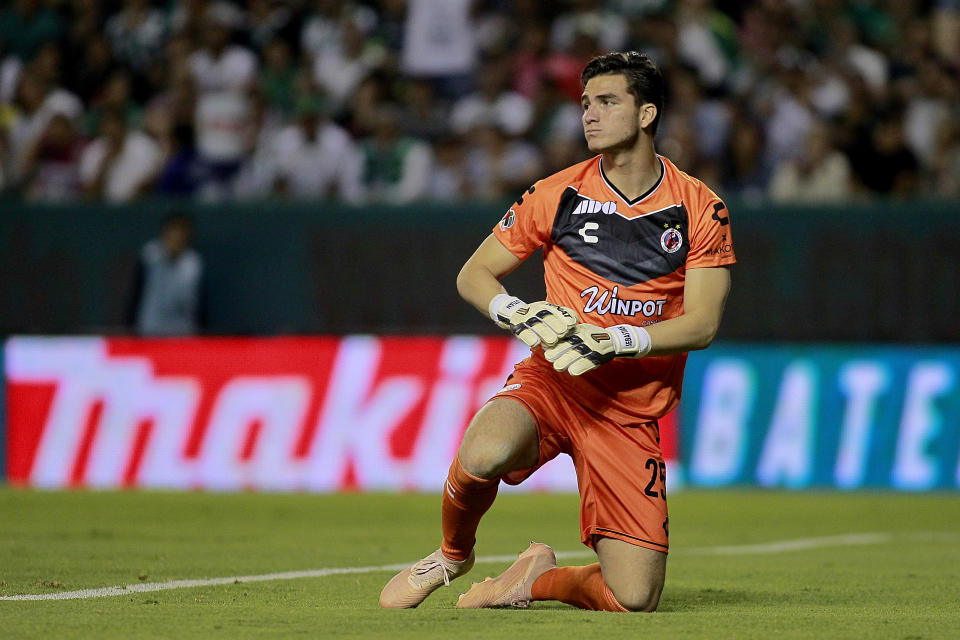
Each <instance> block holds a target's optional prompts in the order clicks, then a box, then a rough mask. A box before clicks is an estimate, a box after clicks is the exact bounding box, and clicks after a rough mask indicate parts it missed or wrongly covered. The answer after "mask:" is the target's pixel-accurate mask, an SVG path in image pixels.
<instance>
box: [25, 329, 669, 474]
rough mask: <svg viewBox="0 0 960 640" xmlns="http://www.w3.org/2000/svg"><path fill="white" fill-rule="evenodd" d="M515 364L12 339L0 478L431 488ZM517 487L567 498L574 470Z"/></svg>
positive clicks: (438, 351)
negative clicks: (558, 493)
mask: <svg viewBox="0 0 960 640" xmlns="http://www.w3.org/2000/svg"><path fill="white" fill-rule="evenodd" d="M528 352H529V350H528V349H527V347H525V346H524V345H523V343H521V342H520V341H519V340H515V339H512V338H509V337H496V338H476V337H444V338H440V337H427V338H418V337H407V338H379V337H371V336H351V337H346V338H259V339H254V338H249V339H216V338H209V339H169V340H136V339H113V338H111V339H101V338H25V337H18V338H12V339H10V340H9V341H8V342H7V345H6V391H7V398H8V405H7V420H6V422H7V444H6V451H7V456H6V457H7V478H8V480H9V481H10V482H11V483H14V484H25V485H31V486H37V487H75V486H87V487H129V486H137V487H169V488H204V489H215V490H236V489H248V488H249V489H263V490H283V491H286V490H309V491H334V490H341V489H393V490H396V489H400V490H405V489H411V490H424V491H439V489H440V487H441V486H442V485H443V481H444V479H445V478H446V473H447V468H448V466H449V464H450V461H451V460H452V459H453V456H454V454H455V453H456V450H457V447H458V445H459V443H460V439H461V436H462V435H463V432H464V430H465V429H466V427H467V424H468V422H469V420H470V418H471V417H472V416H473V414H474V413H475V412H476V411H477V409H479V408H480V406H482V405H483V403H484V402H486V401H487V400H488V399H489V398H490V397H491V396H492V395H493V394H494V393H496V391H497V390H499V389H500V388H501V387H502V386H503V383H504V380H505V379H506V377H507V375H508V374H509V373H510V372H511V371H512V369H513V364H514V363H515V362H517V361H519V360H520V359H522V358H523V357H524V356H525V355H526V354H527V353H528ZM667 429H669V426H667V427H666V428H665V429H662V436H663V438H664V439H669V440H672V442H674V443H675V441H676V439H675V438H672V437H671V435H672V433H663V432H664V431H666V430H667ZM667 446H668V447H670V448H669V449H666V448H665V451H667V452H668V453H669V451H675V450H676V447H675V444H671V445H667ZM518 490H527V491H529V490H554V491H576V477H575V475H574V471H573V465H572V464H571V463H570V461H569V459H568V458H566V457H565V456H564V457H561V459H558V460H556V461H554V462H552V463H551V464H549V465H547V466H545V467H544V468H543V469H541V470H540V471H539V472H538V473H537V474H535V475H534V476H533V477H532V478H530V479H529V480H528V481H527V482H525V483H524V484H523V485H521V486H520V488H519V489H518Z"/></svg>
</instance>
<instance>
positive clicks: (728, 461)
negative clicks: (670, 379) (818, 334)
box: [680, 343, 960, 491]
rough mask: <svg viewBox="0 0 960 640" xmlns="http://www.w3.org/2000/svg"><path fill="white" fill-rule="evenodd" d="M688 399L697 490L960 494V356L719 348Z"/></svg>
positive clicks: (700, 369)
mask: <svg viewBox="0 0 960 640" xmlns="http://www.w3.org/2000/svg"><path fill="white" fill-rule="evenodd" d="M683 395H684V398H683V402H682V403H681V416H680V418H681V419H680V425H681V438H680V441H681V443H682V451H681V459H682V461H683V468H684V470H685V476H686V481H687V483H688V484H690V485H694V486H724V485H760V486H764V487H786V488H795V489H802V488H817V487H836V488H841V489H859V488H894V489H902V490H917V491H920V490H930V489H957V488H960V348H956V347H950V348H947V347H892V346H826V345H788V344H779V345H760V344H731V343H727V344H722V345H721V344H718V345H714V346H712V347H711V348H710V349H708V350H706V351H702V352H697V353H694V354H691V356H690V359H689V362H688V365H687V373H686V378H685V382H684V391H683Z"/></svg>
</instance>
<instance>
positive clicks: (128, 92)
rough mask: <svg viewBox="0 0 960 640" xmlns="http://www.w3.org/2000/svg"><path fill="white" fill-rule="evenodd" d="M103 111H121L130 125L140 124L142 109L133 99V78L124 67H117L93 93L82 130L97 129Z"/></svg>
mask: <svg viewBox="0 0 960 640" xmlns="http://www.w3.org/2000/svg"><path fill="white" fill-rule="evenodd" d="M105 111H119V112H121V113H122V114H123V116H124V118H126V120H127V123H128V124H130V125H131V126H134V127H136V126H137V125H139V124H140V121H141V119H142V116H143V113H142V111H143V110H142V109H141V107H140V105H138V104H137V103H136V102H134V101H133V80H132V78H131V75H130V72H129V71H128V70H127V68H126V67H117V68H116V69H115V70H114V71H113V72H112V73H111V74H110V75H109V76H108V77H107V80H106V82H104V84H103V86H102V87H100V89H99V90H98V91H97V92H96V93H95V94H94V96H93V98H92V99H91V100H90V103H89V108H88V109H87V111H86V113H84V116H83V130H84V131H85V132H86V133H88V134H93V133H95V132H96V131H99V129H100V126H99V125H100V118H102V117H103V113H104V112H105Z"/></svg>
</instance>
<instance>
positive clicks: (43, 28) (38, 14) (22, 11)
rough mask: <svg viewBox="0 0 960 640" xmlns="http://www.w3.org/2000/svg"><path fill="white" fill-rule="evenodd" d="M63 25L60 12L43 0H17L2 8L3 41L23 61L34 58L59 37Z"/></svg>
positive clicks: (0, 26)
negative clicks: (43, 47)
mask: <svg viewBox="0 0 960 640" xmlns="http://www.w3.org/2000/svg"><path fill="white" fill-rule="evenodd" d="M62 29H63V20H62V18H61V17H60V14H58V13H57V11H56V9H55V8H54V7H49V6H44V3H42V2H40V0H14V1H13V2H11V3H9V4H8V5H7V7H6V8H5V9H0V41H3V43H4V47H5V48H6V50H7V52H8V53H9V54H10V55H14V56H16V57H17V58H19V59H20V60H21V61H23V62H26V61H27V60H31V59H33V57H34V56H35V55H36V53H37V51H39V50H40V47H42V46H43V45H44V44H45V43H48V42H54V41H56V40H57V38H58V37H59V36H60V32H61V30H62Z"/></svg>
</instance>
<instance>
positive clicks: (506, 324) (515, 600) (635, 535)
mask: <svg viewBox="0 0 960 640" xmlns="http://www.w3.org/2000/svg"><path fill="white" fill-rule="evenodd" d="M581 80H582V82H583V86H584V90H583V95H582V107H583V118H582V121H583V128H584V134H585V136H586V139H587V146H588V147H589V148H590V150H591V151H593V152H594V153H596V154H597V155H596V156H594V157H593V158H591V159H589V160H586V161H584V162H581V163H579V164H576V165H574V166H572V167H569V168H567V169H565V170H563V171H560V172H558V173H556V174H554V175H552V176H550V177H548V178H546V179H544V180H541V181H539V182H537V183H536V184H535V185H534V186H532V187H530V189H528V190H527V192H526V193H524V194H523V196H522V197H521V198H520V199H518V200H517V202H516V203H515V204H514V205H513V207H511V209H510V210H509V211H508V212H507V214H506V215H505V216H504V217H503V219H502V220H501V221H500V222H499V224H498V225H497V226H495V227H494V229H493V233H492V234H491V235H490V236H489V237H487V239H486V240H484V241H483V243H482V244H481V245H480V247H479V248H478V249H477V250H476V252H475V253H474V254H473V255H472V256H471V257H470V258H469V259H468V260H467V262H466V264H465V265H464V267H463V269H462V270H461V272H460V275H459V277H458V279H457V286H458V289H459V291H460V294H461V295H462V296H463V298H464V299H465V300H466V301H468V302H469V303H471V304H472V305H473V306H475V307H477V309H478V310H480V311H481V312H483V313H486V314H489V316H490V318H491V319H492V320H493V321H494V322H496V323H497V324H498V325H499V326H501V327H503V328H505V329H507V330H508V331H510V332H512V333H513V334H514V335H516V336H517V337H518V338H519V339H520V340H523V342H524V343H526V344H527V345H529V346H530V347H531V353H530V356H529V357H527V358H526V359H524V360H523V361H522V362H520V363H518V364H517V365H516V367H515V368H514V372H513V373H512V374H511V375H510V376H509V377H508V378H507V381H506V384H505V386H504V387H503V389H501V390H500V391H499V392H498V393H497V394H496V395H494V397H493V398H492V399H491V400H490V401H489V402H488V403H487V404H486V405H484V406H483V407H482V408H481V409H480V411H478V412H477V414H476V416H474V418H473V420H472V421H471V423H470V426H469V428H468V429H467V432H466V434H465V435H464V438H463V442H462V443H461V445H460V449H459V451H458V453H457V456H456V458H455V459H454V460H453V463H452V465H451V466H450V472H449V475H448V477H447V481H446V483H445V486H444V490H443V498H442V504H441V515H442V518H441V521H442V542H441V545H440V548H439V549H438V550H437V551H435V552H434V553H432V554H431V555H429V556H427V557H426V558H424V559H423V560H421V561H420V562H417V563H416V564H414V565H413V566H412V567H410V568H408V569H405V570H404V571H401V572H400V573H399V574H397V575H396V576H394V578H393V579H392V580H391V581H390V582H389V583H388V584H387V585H386V586H385V587H384V589H383V592H382V593H381V595H380V604H381V606H384V607H397V608H400V607H402V608H408V607H415V606H417V605H418V604H419V603H420V602H422V601H423V600H424V598H426V597H427V596H428V595H429V594H430V593H432V592H433V591H434V590H435V589H437V588H438V587H440V586H443V585H448V584H450V581H451V580H453V579H454V578H457V577H459V576H462V575H463V574H465V573H467V572H468V571H469V570H470V569H471V567H472V566H473V562H474V544H475V542H476V539H475V536H476V531H477V526H478V524H479V522H480V519H481V518H482V517H483V515H484V513H485V512H486V511H487V510H488V509H489V508H490V505H491V504H492V503H493V501H494V498H495V497H496V495H497V488H498V485H499V483H500V481H501V480H503V481H504V482H507V483H510V484H516V483H519V482H522V481H523V480H524V479H525V478H526V477H528V476H529V475H530V474H532V473H534V472H535V471H536V470H537V469H538V468H539V467H540V466H542V465H543V464H544V463H546V462H547V461H549V460H551V459H552V458H555V457H556V456H557V455H559V454H560V453H565V454H567V455H569V456H570V457H571V458H572V459H573V464H574V467H575V469H576V472H577V484H578V487H579V491H580V536H581V540H582V541H583V543H584V544H586V545H587V546H588V547H590V548H591V549H593V550H594V551H595V552H596V554H597V562H595V563H593V564H589V565H587V566H568V567H557V566H556V558H555V556H554V553H553V551H552V550H551V549H550V547H549V546H547V545H546V544H541V543H533V544H531V545H530V547H529V548H528V549H527V550H525V551H524V552H522V553H521V554H520V556H519V558H518V560H517V561H516V562H515V563H514V564H513V565H512V566H511V567H510V568H509V569H507V571H506V572H505V573H503V574H501V575H500V576H499V577H497V578H493V579H489V580H486V581H484V582H481V583H478V584H474V585H473V586H472V587H470V589H469V590H468V591H467V593H465V594H464V595H462V596H461V597H460V599H459V601H458V603H457V606H458V607H463V608H477V607H496V606H527V605H529V604H530V603H531V602H532V601H536V600H559V601H561V602H565V603H568V604H571V605H573V606H576V607H579V608H583V609H593V610H605V611H654V610H655V609H656V607H657V604H658V602H659V599H660V593H661V590H662V588H663V583H664V576H665V573H666V561H667V551H668V546H669V543H668V532H669V526H668V520H667V502H666V487H665V480H666V478H665V476H666V469H665V465H664V462H663V457H662V455H661V452H660V436H659V430H658V425H657V419H658V418H660V417H661V416H663V415H665V414H666V413H667V412H669V411H670V410H671V409H673V408H674V407H675V406H676V405H677V402H678V401H679V398H680V388H681V384H682V381H683V369H684V364H685V362H686V353H687V352H688V351H691V350H694V349H703V348H705V347H707V346H708V345H709V344H710V343H711V342H712V340H713V338H714V336H715V334H716V332H717V329H718V327H719V325H720V319H721V316H722V313H723V307H724V304H725V302H726V297H727V293H728V291H729V288H730V275H729V270H728V265H730V264H732V263H733V262H734V261H735V258H734V253H733V244H732V239H731V232H730V219H729V216H728V214H727V211H726V207H725V206H724V204H723V202H722V201H721V200H720V199H719V198H718V197H717V196H716V195H715V194H714V193H713V192H712V191H711V190H710V189H709V188H707V187H706V186H705V185H704V184H703V183H702V182H700V181H699V180H697V179H695V178H693V177H691V176H689V175H687V174H685V173H683V172H682V171H680V170H679V169H677V167H676V166H674V165H673V164H672V163H671V162H670V161H669V160H668V159H667V158H665V157H663V156H661V155H658V154H657V153H656V151H655V149H654V144H653V140H654V135H655V134H656V130H657V125H658V123H659V121H660V114H661V111H662V109H663V78H662V76H661V75H660V72H659V70H658V69H657V68H656V66H655V65H654V64H653V63H652V62H651V61H650V59H649V58H647V57H646V56H645V55H642V54H639V53H636V52H629V53H612V54H607V55H604V56H599V57H597V58H594V59H593V60H591V61H590V62H589V63H588V64H587V66H586V68H585V69H584V71H583V74H582V76H581ZM538 248H542V249H543V260H544V279H545V283H546V291H547V296H546V297H547V299H546V300H545V301H537V302H532V303H527V302H524V301H523V300H520V299H518V298H516V297H513V296H511V295H510V294H509V293H507V291H506V290H505V289H504V287H503V286H502V285H501V283H500V280H501V278H503V277H504V276H505V275H507V274H509V273H510V272H511V271H512V270H513V269H515V268H516V267H517V266H518V265H519V264H520V263H521V262H522V261H524V260H525V259H526V258H528V257H529V256H530V255H531V254H532V253H533V252H534V251H535V250H536V249H538ZM528 539H529V538H528Z"/></svg>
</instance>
